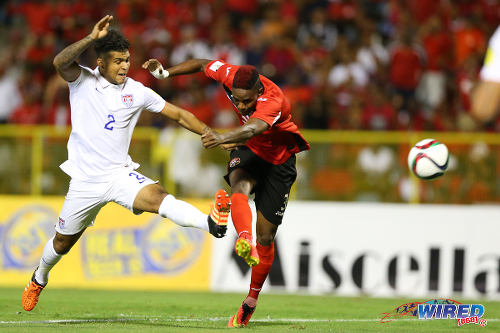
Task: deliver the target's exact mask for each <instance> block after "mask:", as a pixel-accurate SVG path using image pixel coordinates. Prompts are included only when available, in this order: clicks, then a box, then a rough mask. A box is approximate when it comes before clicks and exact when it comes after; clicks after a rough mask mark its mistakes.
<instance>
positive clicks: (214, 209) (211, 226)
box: [207, 189, 231, 238]
mask: <svg viewBox="0 0 500 333" xmlns="http://www.w3.org/2000/svg"><path fill="white" fill-rule="evenodd" d="M230 210H231V199H230V198H229V194H227V192H226V191H224V190H222V189H221V190H218V191H217V193H216V194H215V203H214V204H213V205H211V207H210V214H209V215H208V218H207V220H208V231H209V232H210V233H211V234H212V235H213V236H214V237H216V238H222V237H224V236H225V235H226V231H227V219H228V218H229V212H230Z"/></svg>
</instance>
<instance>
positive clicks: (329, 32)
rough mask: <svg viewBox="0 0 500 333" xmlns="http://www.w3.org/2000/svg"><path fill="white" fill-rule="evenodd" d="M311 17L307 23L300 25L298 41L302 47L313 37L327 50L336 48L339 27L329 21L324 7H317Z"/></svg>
mask: <svg viewBox="0 0 500 333" xmlns="http://www.w3.org/2000/svg"><path fill="white" fill-rule="evenodd" d="M310 16H311V18H310V20H309V21H308V22H307V23H303V24H301V25H300V26H299V29H298V34H297V42H298V45H299V46H300V47H301V48H304V47H306V45H307V44H308V43H309V41H310V38H311V37H313V38H314V39H315V40H317V41H318V42H319V43H320V45H322V46H323V47H324V48H325V49H327V50H332V49H334V48H335V44H336V43H337V34H338V33H337V29H336V28H335V26H334V25H333V24H331V23H329V22H328V21H327V18H326V13H325V10H324V9H323V8H316V9H314V10H313V12H312V13H311V15H310Z"/></svg>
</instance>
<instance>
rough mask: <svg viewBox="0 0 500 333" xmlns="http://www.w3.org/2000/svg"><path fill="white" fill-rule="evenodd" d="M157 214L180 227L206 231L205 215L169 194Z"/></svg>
mask: <svg viewBox="0 0 500 333" xmlns="http://www.w3.org/2000/svg"><path fill="white" fill-rule="evenodd" d="M158 214H160V215H161V216H163V217H166V218H167V219H169V220H171V221H172V222H174V223H175V224H178V225H180V226H181V227H193V228H198V229H202V230H205V231H208V222H207V215H205V214H203V213H202V212H201V211H200V210H199V209H198V208H196V207H194V206H193V205H190V204H188V203H187V202H185V201H181V200H177V199H176V198H175V197H174V196H173V195H171V194H169V195H167V196H166V197H165V199H163V201H162V203H161V205H160V208H159V209H158Z"/></svg>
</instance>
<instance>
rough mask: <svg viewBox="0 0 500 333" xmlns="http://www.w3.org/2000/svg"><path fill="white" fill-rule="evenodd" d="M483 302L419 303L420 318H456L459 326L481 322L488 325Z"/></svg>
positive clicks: (480, 323) (482, 324)
mask: <svg viewBox="0 0 500 333" xmlns="http://www.w3.org/2000/svg"><path fill="white" fill-rule="evenodd" d="M483 315H484V306H483V305H482V304H418V319H456V320H457V323H458V326H462V325H465V324H479V325H481V326H486V324H487V321H486V319H481V317H482V316H483Z"/></svg>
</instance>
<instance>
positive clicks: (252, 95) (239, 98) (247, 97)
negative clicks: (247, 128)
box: [232, 88, 260, 116]
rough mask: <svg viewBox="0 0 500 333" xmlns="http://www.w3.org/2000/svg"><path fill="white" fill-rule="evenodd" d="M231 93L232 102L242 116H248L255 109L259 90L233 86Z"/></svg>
mask: <svg viewBox="0 0 500 333" xmlns="http://www.w3.org/2000/svg"><path fill="white" fill-rule="evenodd" d="M232 93H233V103H234V105H235V106H236V108H237V109H238V111H239V112H240V113H241V114H242V115H243V116H248V115H249V114H251V113H253V112H254V111H255V106H256V105H257V99H258V98H259V95H260V94H259V90H257V89H241V88H234V89H233V91H232Z"/></svg>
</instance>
